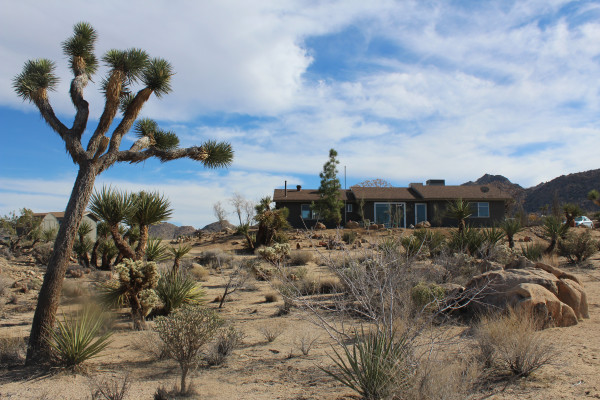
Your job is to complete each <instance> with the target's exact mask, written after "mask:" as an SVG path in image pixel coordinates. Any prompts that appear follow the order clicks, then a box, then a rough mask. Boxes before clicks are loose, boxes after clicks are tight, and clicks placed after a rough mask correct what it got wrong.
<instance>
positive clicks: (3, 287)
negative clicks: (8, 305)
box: [0, 275, 14, 297]
mask: <svg viewBox="0 0 600 400" xmlns="http://www.w3.org/2000/svg"><path fill="white" fill-rule="evenodd" d="M13 283H14V281H13V280H12V279H10V278H9V277H7V276H4V275H0V297H2V296H6V295H7V294H8V292H9V290H8V289H9V288H10V287H11V286H12V284H13Z"/></svg>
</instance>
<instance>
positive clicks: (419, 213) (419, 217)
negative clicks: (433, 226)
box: [415, 203, 427, 225]
mask: <svg viewBox="0 0 600 400" xmlns="http://www.w3.org/2000/svg"><path fill="white" fill-rule="evenodd" d="M425 221H427V204H425V203H417V204H415V225H416V224H418V223H419V222H425Z"/></svg>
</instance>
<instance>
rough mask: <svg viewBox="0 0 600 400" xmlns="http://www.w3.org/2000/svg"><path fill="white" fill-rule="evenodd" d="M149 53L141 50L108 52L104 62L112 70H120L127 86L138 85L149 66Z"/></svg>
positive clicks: (112, 50)
mask: <svg viewBox="0 0 600 400" xmlns="http://www.w3.org/2000/svg"><path fill="white" fill-rule="evenodd" d="M148 59H149V57H148V53H146V52H145V51H144V50H141V49H128V50H115V49H111V50H109V51H107V52H106V53H105V54H104V56H103V57H102V61H104V63H105V64H106V65H107V66H108V67H109V68H111V69H112V70H118V71H120V72H122V73H123V74H124V77H123V79H124V82H123V83H125V84H126V85H129V84H132V83H136V82H137V81H138V80H139V79H140V78H141V77H142V75H143V71H144V69H145V68H146V67H147V66H148Z"/></svg>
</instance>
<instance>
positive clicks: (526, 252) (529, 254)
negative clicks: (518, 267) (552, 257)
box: [521, 243, 545, 262]
mask: <svg viewBox="0 0 600 400" xmlns="http://www.w3.org/2000/svg"><path fill="white" fill-rule="evenodd" d="M544 247H545V246H544V245H543V244H541V243H535V244H534V243H532V244H528V245H526V246H525V247H523V246H521V254H522V255H523V256H524V257H525V258H527V259H528V260H531V261H533V262H536V261H540V260H541V259H542V256H543V255H544Z"/></svg>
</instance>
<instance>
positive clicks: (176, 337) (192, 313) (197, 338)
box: [154, 305, 222, 393]
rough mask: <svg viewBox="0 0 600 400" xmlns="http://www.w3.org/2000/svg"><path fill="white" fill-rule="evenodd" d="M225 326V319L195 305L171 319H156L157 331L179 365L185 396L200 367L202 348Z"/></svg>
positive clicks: (178, 311) (182, 391)
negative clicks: (188, 382) (190, 377)
mask: <svg viewBox="0 0 600 400" xmlns="http://www.w3.org/2000/svg"><path fill="white" fill-rule="evenodd" d="M221 325H222V321H221V318H220V317H219V315H218V314H217V313H215V312H214V311H213V310H209V309H206V308H203V307H200V306H194V305H184V306H182V307H180V308H178V309H177V310H175V312H173V313H172V314H170V315H169V316H167V317H158V318H156V321H155V327H154V329H155V330H156V331H157V332H158V335H159V337H160V339H161V340H162V341H163V342H164V344H165V347H166V350H167V354H168V356H169V357H170V358H172V359H174V360H175V361H177V362H178V363H179V368H180V369H181V384H180V392H181V393H187V392H186V379H187V375H188V373H189V372H190V369H192V368H195V367H196V366H197V365H198V361H199V360H198V355H199V352H200V350H201V348H202V347H203V346H204V345H205V344H206V343H208V342H209V341H210V340H211V339H212V338H213V337H214V335H215V334H216V333H217V331H218V329H219V328H220V327H221Z"/></svg>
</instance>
